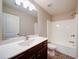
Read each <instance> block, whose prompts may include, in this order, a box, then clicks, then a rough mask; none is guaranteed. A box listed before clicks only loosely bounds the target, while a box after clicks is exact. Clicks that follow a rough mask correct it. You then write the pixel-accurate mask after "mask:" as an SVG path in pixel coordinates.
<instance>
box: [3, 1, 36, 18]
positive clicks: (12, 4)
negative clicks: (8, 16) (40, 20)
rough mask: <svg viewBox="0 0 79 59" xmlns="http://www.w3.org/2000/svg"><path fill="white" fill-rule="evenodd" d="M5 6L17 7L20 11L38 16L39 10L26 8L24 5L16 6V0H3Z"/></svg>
mask: <svg viewBox="0 0 79 59" xmlns="http://www.w3.org/2000/svg"><path fill="white" fill-rule="evenodd" d="M4 6H5V7H6V6H8V7H11V8H14V9H16V10H18V11H22V12H24V13H28V14H30V15H32V16H34V17H37V12H36V11H29V10H28V9H25V8H23V7H20V6H16V4H15V0H3V7H4Z"/></svg>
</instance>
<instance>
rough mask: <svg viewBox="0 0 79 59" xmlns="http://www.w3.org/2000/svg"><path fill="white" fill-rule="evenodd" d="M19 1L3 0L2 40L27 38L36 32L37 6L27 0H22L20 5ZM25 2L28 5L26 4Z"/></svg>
mask: <svg viewBox="0 0 79 59" xmlns="http://www.w3.org/2000/svg"><path fill="white" fill-rule="evenodd" d="M17 1H19V0H3V5H2V7H3V34H2V40H4V41H12V42H13V41H17V40H23V39H24V40H26V39H27V36H28V35H34V34H35V29H36V25H35V23H37V11H36V8H35V6H34V5H33V4H32V3H31V2H30V1H25V0H21V3H20V4H19V5H18V3H17ZM23 1H25V2H23ZM25 3H28V5H27V6H25ZM24 6H25V7H26V8H24ZM28 26H29V27H28ZM16 39H17V40H16Z"/></svg>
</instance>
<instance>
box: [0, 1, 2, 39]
mask: <svg viewBox="0 0 79 59" xmlns="http://www.w3.org/2000/svg"><path fill="white" fill-rule="evenodd" d="M0 40H2V0H0Z"/></svg>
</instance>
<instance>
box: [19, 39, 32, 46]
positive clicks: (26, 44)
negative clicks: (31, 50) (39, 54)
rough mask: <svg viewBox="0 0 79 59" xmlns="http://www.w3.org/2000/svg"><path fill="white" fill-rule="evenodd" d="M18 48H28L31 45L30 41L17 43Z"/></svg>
mask: <svg viewBox="0 0 79 59" xmlns="http://www.w3.org/2000/svg"><path fill="white" fill-rule="evenodd" d="M18 44H19V45H20V46H29V45H30V44H31V41H29V40H27V41H24V42H20V43H18Z"/></svg>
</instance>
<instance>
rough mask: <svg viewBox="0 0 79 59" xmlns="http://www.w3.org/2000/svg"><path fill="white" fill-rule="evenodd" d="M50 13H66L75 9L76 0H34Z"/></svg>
mask: <svg viewBox="0 0 79 59" xmlns="http://www.w3.org/2000/svg"><path fill="white" fill-rule="evenodd" d="M34 1H35V2H36V3H37V4H38V5H39V6H41V7H42V8H43V9H44V10H46V11H47V12H48V13H49V14H51V15H57V14H62V13H67V12H70V11H73V10H75V9H76V6H77V0H34Z"/></svg>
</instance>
